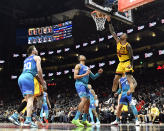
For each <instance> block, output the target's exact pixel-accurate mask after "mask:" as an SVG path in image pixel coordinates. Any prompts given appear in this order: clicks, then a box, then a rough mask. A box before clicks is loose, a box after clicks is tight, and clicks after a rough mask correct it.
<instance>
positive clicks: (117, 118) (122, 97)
mask: <svg viewBox="0 0 164 131" xmlns="http://www.w3.org/2000/svg"><path fill="white" fill-rule="evenodd" d="M124 104H125V105H127V101H126V96H125V95H124V94H122V95H121V98H120V102H119V105H118V107H117V115H116V120H115V121H114V122H112V123H111V124H112V125H117V124H119V119H120V116H121V113H122V111H121V109H122V107H123V105H124Z"/></svg>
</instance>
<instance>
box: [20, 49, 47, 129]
mask: <svg viewBox="0 0 164 131" xmlns="http://www.w3.org/2000/svg"><path fill="white" fill-rule="evenodd" d="M27 54H28V57H27V58H26V59H25V60H24V68H23V72H22V74H21V75H20V76H19V78H18V84H19V87H20V90H21V92H22V95H23V96H24V98H25V99H26V101H27V117H26V120H25V122H24V124H23V125H24V126H30V127H34V128H36V127H37V125H36V124H35V123H34V122H32V120H31V114H32V109H33V101H34V77H35V76H36V74H38V78H39V81H40V82H41V85H42V86H44V87H45V86H46V82H45V81H44V79H43V74H42V68H41V58H40V57H39V56H38V51H37V50H36V48H35V46H30V47H29V48H28V49H27Z"/></svg>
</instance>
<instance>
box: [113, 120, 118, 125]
mask: <svg viewBox="0 0 164 131" xmlns="http://www.w3.org/2000/svg"><path fill="white" fill-rule="evenodd" d="M118 124H119V122H118V121H117V120H115V121H114V122H112V123H111V125H118Z"/></svg>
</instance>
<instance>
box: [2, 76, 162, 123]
mask: <svg viewBox="0 0 164 131" xmlns="http://www.w3.org/2000/svg"><path fill="white" fill-rule="evenodd" d="M102 79H104V78H102ZM107 79H108V78H107V77H106V78H105V80H104V81H105V82H104V81H102V80H101V78H100V80H99V81H97V82H94V83H92V86H93V89H94V90H95V92H96V94H97V95H98V99H99V104H98V107H97V108H96V110H97V112H98V114H99V118H100V121H101V123H110V122H112V121H114V120H115V118H116V113H117V112H116V109H117V98H114V97H112V95H111V88H109V87H108V85H109V83H110V85H112V84H111V83H112V79H111V80H110V81H109V80H107ZM136 79H137V82H138V86H137V88H136V90H135V93H133V97H134V99H135V100H136V101H137V102H136V108H137V110H138V113H139V115H138V116H139V121H140V122H141V123H164V103H161V101H160V95H161V93H160V90H161V88H163V85H164V83H163V81H162V80H161V79H160V80H157V79H153V80H151V82H150V81H149V82H147V81H146V80H145V82H144V80H143V79H139V78H136ZM66 83H67V81H66V82H62V83H61V85H60V88H59V87H55V88H50V89H48V93H49V99H50V102H51V104H52V108H51V109H49V122H64V123H69V122H70V121H71V120H72V119H73V118H74V116H75V114H76V111H77V105H78V103H79V101H80V99H79V97H78V95H77V93H76V90H75V88H73V89H72V90H70V89H71V88H72V86H73V84H72V85H71V84H67V88H66V87H65V85H66ZM72 83H73V82H72ZM68 86H70V87H68ZM20 103H21V99H20V98H17V99H12V100H11V98H10V97H9V98H5V99H2V98H1V99H0V122H8V120H7V117H8V116H9V115H11V114H12V113H13V111H14V110H15V109H17V108H18V106H19V104H20ZM122 112H123V113H122V116H121V118H120V120H121V123H129V122H132V121H133V120H134V116H133V114H132V111H131V110H130V108H128V106H127V107H126V106H124V107H123V109H122ZM88 120H89V121H90V117H88Z"/></svg>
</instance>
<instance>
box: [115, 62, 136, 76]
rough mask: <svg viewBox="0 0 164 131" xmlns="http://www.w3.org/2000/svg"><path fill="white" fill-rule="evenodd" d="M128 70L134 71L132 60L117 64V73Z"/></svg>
mask: <svg viewBox="0 0 164 131" xmlns="http://www.w3.org/2000/svg"><path fill="white" fill-rule="evenodd" d="M129 67H130V68H129ZM126 72H134V70H133V68H132V67H131V63H130V61H127V62H120V63H119V64H118V66H117V69H116V73H117V74H123V73H126Z"/></svg>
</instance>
